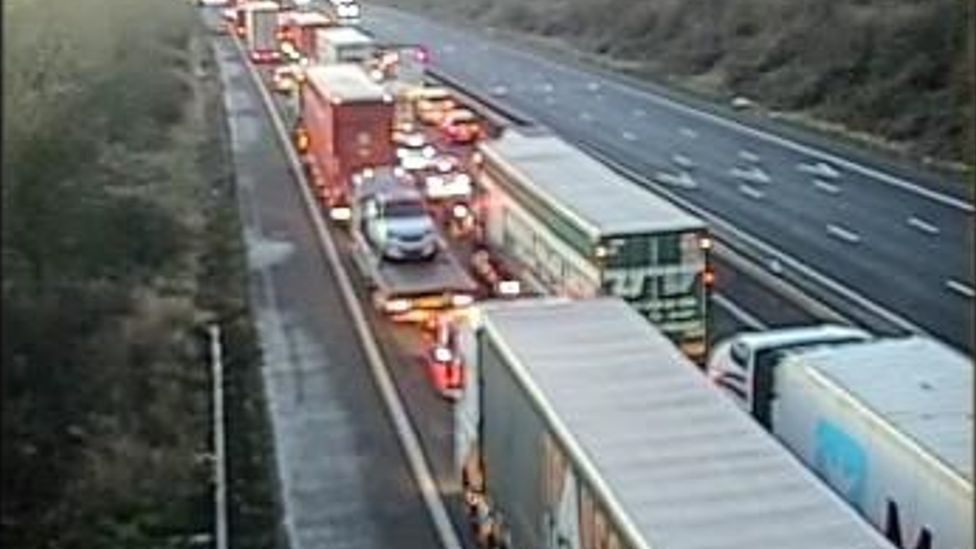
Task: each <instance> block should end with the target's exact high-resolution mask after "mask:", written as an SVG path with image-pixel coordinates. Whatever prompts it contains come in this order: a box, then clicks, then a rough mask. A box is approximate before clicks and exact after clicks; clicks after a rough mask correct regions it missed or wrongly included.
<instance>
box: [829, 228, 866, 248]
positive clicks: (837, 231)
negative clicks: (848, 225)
mask: <svg viewBox="0 0 976 549" xmlns="http://www.w3.org/2000/svg"><path fill="white" fill-rule="evenodd" d="M827 234H830V235H832V236H835V237H837V238H839V239H841V240H843V241H845V242H850V243H851V244H857V243H858V242H860V241H861V237H860V236H859V235H858V234H857V233H855V232H854V231H852V230H850V229H845V228H844V227H841V226H840V225H834V224H832V223H831V224H829V225H827Z"/></svg>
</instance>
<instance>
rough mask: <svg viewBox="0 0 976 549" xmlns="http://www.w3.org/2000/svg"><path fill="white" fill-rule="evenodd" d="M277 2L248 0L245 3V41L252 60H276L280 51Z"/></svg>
mask: <svg viewBox="0 0 976 549" xmlns="http://www.w3.org/2000/svg"><path fill="white" fill-rule="evenodd" d="M279 9H280V8H279V7H278V3H277V2H248V3H247V4H245V5H244V10H245V11H244V14H245V15H244V18H245V19H244V21H245V22H244V28H245V43H246V44H247V51H248V53H249V54H250V56H251V60H252V61H255V62H270V61H276V60H277V59H278V58H279V52H278V37H277V32H278V12H279Z"/></svg>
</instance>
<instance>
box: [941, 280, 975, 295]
mask: <svg viewBox="0 0 976 549" xmlns="http://www.w3.org/2000/svg"><path fill="white" fill-rule="evenodd" d="M946 287H947V288H949V289H950V290H952V291H954V292H956V293H957V294H962V295H964V296H966V297H968V298H969V299H972V298H973V295H974V292H973V289H972V287H970V286H967V285H966V284H963V283H962V282H959V281H958V280H953V279H951V278H950V279H949V280H946Z"/></svg>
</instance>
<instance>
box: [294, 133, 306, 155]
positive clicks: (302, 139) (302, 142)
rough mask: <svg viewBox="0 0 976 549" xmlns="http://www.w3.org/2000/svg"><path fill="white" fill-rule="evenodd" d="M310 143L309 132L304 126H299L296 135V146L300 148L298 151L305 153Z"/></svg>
mask: <svg viewBox="0 0 976 549" xmlns="http://www.w3.org/2000/svg"><path fill="white" fill-rule="evenodd" d="M308 145H309V139H308V132H307V131H305V129H304V128H299V129H298V131H297V132H296V135H295V148H297V149H298V152H300V153H304V152H306V151H307V150H308Z"/></svg>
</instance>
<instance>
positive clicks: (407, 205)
mask: <svg viewBox="0 0 976 549" xmlns="http://www.w3.org/2000/svg"><path fill="white" fill-rule="evenodd" d="M384 214H385V216H386V217H387V218H393V217H421V216H423V215H425V214H426V211H425V210H424V205H423V204H421V203H420V202H417V201H414V200H395V201H393V202H387V203H386V209H385V211H384Z"/></svg>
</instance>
